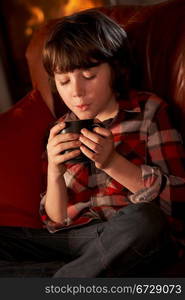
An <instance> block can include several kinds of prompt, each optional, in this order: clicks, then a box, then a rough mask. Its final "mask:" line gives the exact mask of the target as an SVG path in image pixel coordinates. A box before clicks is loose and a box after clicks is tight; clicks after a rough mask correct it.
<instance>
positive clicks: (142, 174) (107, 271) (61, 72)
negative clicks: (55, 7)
mask: <svg viewBox="0 0 185 300" xmlns="http://www.w3.org/2000/svg"><path fill="white" fill-rule="evenodd" d="M43 62H44V66H45V69H46V71H47V72H48V74H49V76H50V78H51V81H52V82H53V83H54V84H55V85H56V89H57V91H58V93H59V95H60V97H61V100H62V101H64V103H65V104H66V106H67V107H68V108H69V112H68V113H67V114H66V115H65V116H64V117H62V118H61V119H60V120H58V123H57V124H56V125H55V126H54V127H53V128H52V129H51V131H50V136H49V140H48V144H47V154H48V179H47V192H46V195H45V196H44V198H43V199H42V202H41V214H42V216H43V220H44V222H45V224H46V227H47V228H48V230H49V231H50V232H53V235H52V238H53V236H54V235H55V234H56V233H54V232H57V234H59V235H60V234H61V235H62V232H63V233H64V234H65V235H67V237H68V238H69V245H70V246H69V252H71V253H72V256H71V258H70V262H69V263H68V264H66V265H65V266H64V267H63V268H62V269H61V270H59V271H58V273H57V274H56V276H61V277H96V276H101V274H104V276H124V275H129V274H134V275H138V274H142V270H144V269H145V267H146V268H147V267H150V268H151V265H152V263H154V262H155V261H157V260H160V255H161V258H162V255H167V253H166V251H167V247H169V236H168V225H167V222H166V220H165V216H164V215H163V213H162V210H163V211H164V212H165V213H166V214H167V215H172V216H173V210H174V211H175V213H176V211H177V209H176V208H178V204H179V202H178V201H181V200H180V199H179V197H180V193H181V195H182V193H184V191H185V185H184V183H185V181H184V179H185V173H184V168H183V165H182V163H181V161H182V159H183V158H184V153H183V150H182V145H181V140H180V137H179V134H178V133H177V132H176V131H175V129H173V128H171V125H170V121H169V118H168V114H167V105H166V104H165V103H164V102H163V101H162V100H161V99H159V98H158V97H157V96H155V95H153V94H150V93H146V92H137V91H134V90H131V89H130V72H131V54H130V49H129V44H128V40H127V36H126V33H125V31H124V30H123V29H122V28H121V27H120V26H119V25H118V24H116V23H115V22H114V21H112V20H111V19H109V18H107V17H106V16H105V15H103V14H101V13H100V12H98V11H92V10H91V11H89V12H87V11H86V12H81V13H77V14H75V15H73V16H69V17H66V18H64V19H62V20H61V21H59V22H58V24H57V25H56V26H55V27H54V28H53V30H52V33H51V35H50V38H49V39H48V41H47V43H46V45H45V48H44V52H43ZM89 118H97V119H98V120H100V121H101V122H102V123H103V124H104V125H105V128H102V127H97V128H95V129H94V130H93V132H91V131H89V130H87V129H82V130H81V134H80V135H79V134H73V133H71V134H69V133H68V134H67V133H66V134H58V133H59V132H60V131H61V129H63V128H64V127H65V121H66V120H68V119H73V120H75V119H76V120H78V119H80V120H83V119H89ZM73 148H74V150H73V151H71V152H67V153H66V152H65V153H64V152H63V151H64V150H66V149H73ZM76 148H78V150H76ZM80 152H82V153H83V154H85V155H86V156H87V157H88V158H89V159H90V161H91V166H90V167H89V165H88V166H86V165H85V164H83V163H77V164H70V163H68V162H67V161H68V160H69V159H71V158H75V157H76V156H78V155H79V154H80ZM182 156H183V157H182ZM176 214H177V213H176ZM61 247H62V246H61ZM168 252H170V250H169V248H168Z"/></svg>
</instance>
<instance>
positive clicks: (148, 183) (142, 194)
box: [129, 165, 162, 203]
mask: <svg viewBox="0 0 185 300" xmlns="http://www.w3.org/2000/svg"><path fill="white" fill-rule="evenodd" d="M141 173H142V180H143V184H144V188H143V189H141V190H139V191H138V192H136V193H134V194H132V195H130V196H129V200H130V201H131V202H132V203H141V202H151V201H153V200H154V199H155V198H156V197H157V196H158V195H159V193H160V188H161V183H162V174H161V171H160V170H159V168H157V167H150V166H147V165H141Z"/></svg>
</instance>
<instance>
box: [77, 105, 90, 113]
mask: <svg viewBox="0 0 185 300" xmlns="http://www.w3.org/2000/svg"><path fill="white" fill-rule="evenodd" d="M89 106H90V104H82V105H77V106H76V108H77V109H78V110H80V111H86V110H88V108H89Z"/></svg>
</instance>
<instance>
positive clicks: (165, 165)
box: [130, 101, 185, 221]
mask: <svg viewBox="0 0 185 300" xmlns="http://www.w3.org/2000/svg"><path fill="white" fill-rule="evenodd" d="M149 124H150V126H149V127H148V138H147V158H146V165H142V166H141V170H142V179H143V182H144V186H145V188H144V189H143V190H140V191H138V192H137V193H135V194H133V195H131V196H130V200H131V201H132V202H134V203H138V202H149V201H152V200H154V199H157V200H158V201H159V204H160V207H161V209H162V210H163V211H164V212H165V214H167V215H168V216H171V217H174V218H177V219H180V220H183V221H184V220H185V213H184V212H185V198H184V195H185V151H184V147H183V143H182V138H181V135H180V134H179V133H178V131H177V130H176V129H175V128H173V127H172V124H171V121H170V118H169V112H168V105H167V104H166V103H165V102H163V101H161V102H160V105H159V106H158V107H157V109H156V112H155V114H153V118H152V120H151V121H150V122H149Z"/></svg>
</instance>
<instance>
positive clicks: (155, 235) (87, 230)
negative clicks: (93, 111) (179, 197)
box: [0, 203, 174, 278]
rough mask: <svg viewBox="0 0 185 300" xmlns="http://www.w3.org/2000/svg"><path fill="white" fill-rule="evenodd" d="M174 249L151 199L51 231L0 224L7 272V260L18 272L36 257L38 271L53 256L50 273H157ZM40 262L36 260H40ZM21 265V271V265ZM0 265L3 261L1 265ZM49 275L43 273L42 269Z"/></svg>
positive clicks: (83, 275) (85, 275)
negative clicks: (103, 218)
mask: <svg viewBox="0 0 185 300" xmlns="http://www.w3.org/2000/svg"><path fill="white" fill-rule="evenodd" d="M173 255H174V249H173V244H172V242H171V240H170V236H169V232H168V225H167V223H166V220H165V216H164V215H163V213H162V212H161V210H160V209H159V208H158V207H157V206H156V205H154V204H153V203H142V204H130V205H129V206H127V207H125V208H122V209H120V210H119V211H118V212H117V213H116V215H115V216H114V217H112V218H111V219H109V220H108V221H105V222H101V221H96V222H92V223H89V224H88V225H85V226H79V227H75V228H71V229H62V230H60V231H58V232H56V233H49V232H48V231H47V230H46V229H31V228H20V227H0V273H1V276H3V275H4V277H8V276H11V274H10V275H8V272H7V269H6V265H7V264H8V266H10V264H12V266H14V265H15V263H17V264H18V263H19V268H17V269H16V271H15V272H16V276H17V277H20V276H21V277H23V276H24V273H25V277H26V274H27V273H26V272H27V271H28V270H26V266H25V265H24V266H23V262H25V261H26V262H27V265H28V266H29V268H30V265H29V261H30V262H31V261H34V262H35V263H36V264H37V272H36V273H34V269H33V270H31V269H29V276H33V277H35V276H39V266H40V268H41V269H40V272H41V274H42V276H44V271H43V270H42V267H43V264H44V267H45V269H47V264H48V265H49V264H51V263H52V261H55V262H56V261H57V263H55V264H54V268H53V271H52V272H51V273H52V274H50V275H53V276H54V277H63V278H65V277H66V278H71V277H73V278H75V277H76V278H93V277H128V276H130V277H132V276H134V277H143V276H155V275H156V272H158V270H157V269H156V266H159V265H160V266H161V264H162V263H163V264H164V262H166V261H168V260H169V261H170V259H171V257H172V256H173ZM39 264H40V265H39ZM21 265H22V267H24V272H23V269H21ZM1 266H3V267H2V268H1ZM45 275H46V276H47V273H46V274H45Z"/></svg>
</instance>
